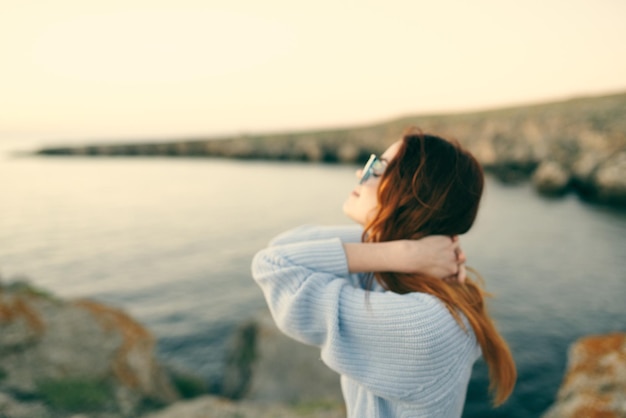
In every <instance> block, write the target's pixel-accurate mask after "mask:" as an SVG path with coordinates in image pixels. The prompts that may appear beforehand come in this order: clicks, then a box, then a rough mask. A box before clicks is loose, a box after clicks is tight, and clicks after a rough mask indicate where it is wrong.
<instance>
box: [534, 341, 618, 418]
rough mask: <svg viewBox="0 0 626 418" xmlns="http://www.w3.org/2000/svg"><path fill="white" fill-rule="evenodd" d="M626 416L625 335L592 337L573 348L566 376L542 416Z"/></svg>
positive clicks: (574, 345)
mask: <svg viewBox="0 0 626 418" xmlns="http://www.w3.org/2000/svg"><path fill="white" fill-rule="evenodd" d="M582 417H585V418H595V417H598V418H618V417H621V418H624V417H626V334H625V333H614V334H609V335H602V336H590V337H585V338H582V339H580V340H578V341H577V342H576V343H575V344H573V345H572V346H571V347H570V350H569V356H568V365H567V371H566V375H565V378H564V379H563V383H562V384H561V388H560V389H559V392H558V394H557V399H556V402H555V404H554V405H553V406H552V407H551V408H550V409H549V410H548V411H547V412H546V413H545V414H544V415H543V418H582Z"/></svg>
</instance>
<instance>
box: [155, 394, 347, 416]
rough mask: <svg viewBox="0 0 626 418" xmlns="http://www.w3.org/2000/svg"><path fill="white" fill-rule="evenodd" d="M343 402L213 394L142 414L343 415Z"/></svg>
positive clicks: (344, 414)
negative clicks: (232, 397)
mask: <svg viewBox="0 0 626 418" xmlns="http://www.w3.org/2000/svg"><path fill="white" fill-rule="evenodd" d="M345 416H346V411H345V407H344V406H343V404H340V403H329V402H311V403H301V404H296V405H285V404H280V403H262V402H254V401H240V402H233V401H232V400H228V399H225V398H218V397H215V396H203V397H201V398H197V399H194V400H191V401H185V402H177V403H176V404H174V405H171V406H169V407H168V408H166V409H164V410H161V411H159V412H155V413H151V414H149V415H145V416H144V417H143V418H181V417H184V418H233V417H238V418H297V417H302V418H345Z"/></svg>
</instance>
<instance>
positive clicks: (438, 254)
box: [392, 235, 466, 283]
mask: <svg viewBox="0 0 626 418" xmlns="http://www.w3.org/2000/svg"><path fill="white" fill-rule="evenodd" d="M399 242H400V243H402V245H403V246H404V248H403V250H401V251H400V252H399V254H398V270H395V269H394V270H392V271H399V272H402V273H421V274H425V275H427V276H432V277H436V278H439V279H443V280H445V281H446V282H449V283H451V282H458V283H463V282H464V281H465V278H466V270H465V260H466V257H465V253H464V252H463V250H462V249H461V245H460V241H459V237H458V236H456V235H455V236H453V237H449V236H445V235H432V236H428V237H424V238H422V239H419V240H403V241H399Z"/></svg>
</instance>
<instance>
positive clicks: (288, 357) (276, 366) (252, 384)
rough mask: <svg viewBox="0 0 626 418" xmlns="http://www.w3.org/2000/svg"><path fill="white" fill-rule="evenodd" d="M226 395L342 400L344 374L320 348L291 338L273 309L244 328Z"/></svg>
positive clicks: (237, 340) (229, 366)
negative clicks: (329, 363) (280, 327)
mask: <svg viewBox="0 0 626 418" xmlns="http://www.w3.org/2000/svg"><path fill="white" fill-rule="evenodd" d="M224 376H225V377H224V385H223V390H222V394H223V395H224V396H228V397H232V398H237V399H238V398H244V399H248V400H256V401H272V402H274V401H276V402H288V403H294V402H310V401H315V402H317V401H319V400H329V401H331V402H338V403H342V402H343V397H342V393H341V385H340V383H339V375H338V374H337V373H335V372H334V371H332V370H330V369H329V368H328V367H327V366H326V365H325V364H324V363H323V362H322V360H321V359H320V350H319V349H318V348H315V347H311V346H307V345H304V344H302V343H299V342H297V341H294V340H292V339H290V338H288V337H286V336H285V335H284V334H283V333H282V332H280V331H279V330H278V328H277V327H276V325H275V324H274V321H273V320H272V318H271V315H270V314H269V311H265V312H264V313H262V314H260V315H258V316H257V317H256V318H255V319H254V320H253V321H252V322H250V323H248V324H245V325H243V326H242V327H241V329H240V331H239V332H238V333H237V334H236V337H235V340H234V344H233V349H232V350H231V354H230V356H229V359H228V361H227V366H226V370H225V373H224Z"/></svg>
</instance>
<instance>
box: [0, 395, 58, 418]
mask: <svg viewBox="0 0 626 418" xmlns="http://www.w3.org/2000/svg"><path fill="white" fill-rule="evenodd" d="M0 417H10V418H51V417H52V415H51V413H50V412H49V411H48V409H47V408H46V407H45V405H44V404H43V403H42V402H38V401H33V402H19V401H17V400H15V399H14V398H13V397H12V396H10V395H9V394H6V393H1V392H0Z"/></svg>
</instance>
